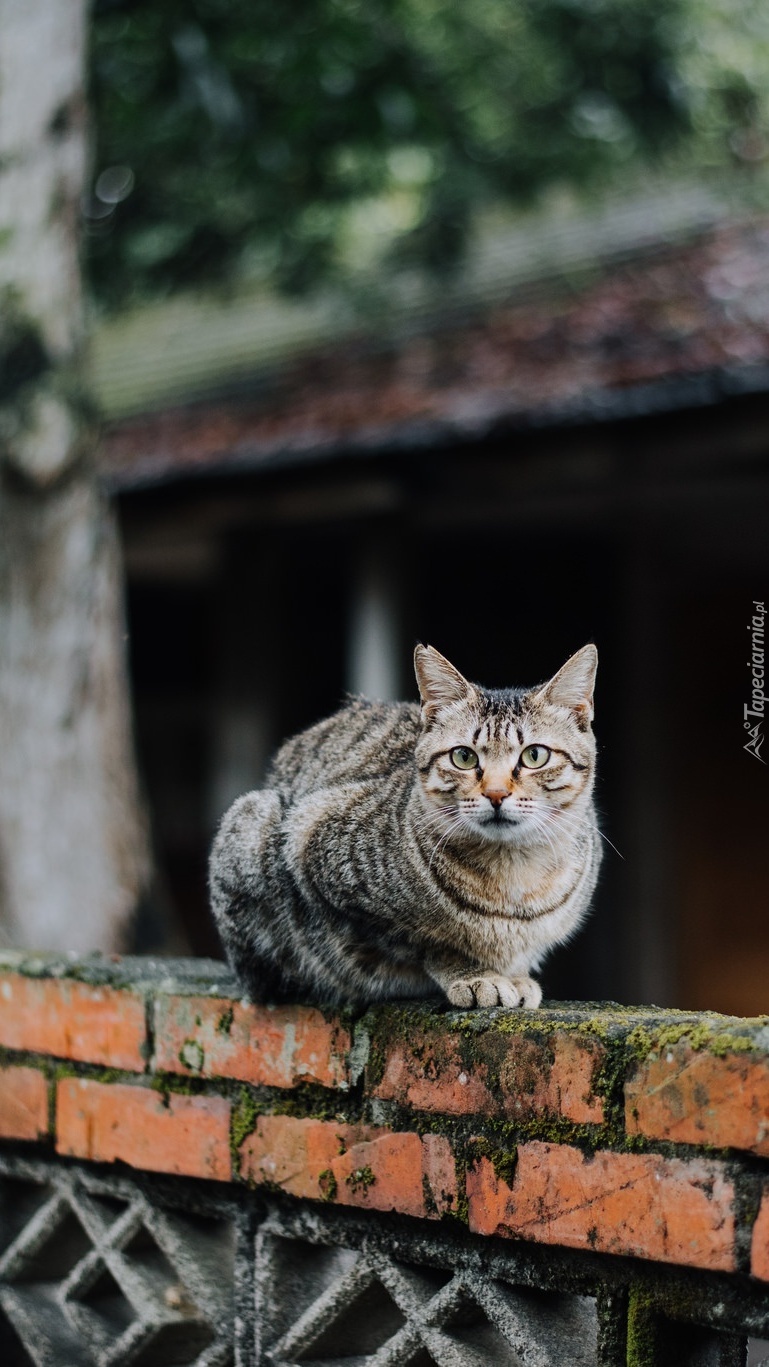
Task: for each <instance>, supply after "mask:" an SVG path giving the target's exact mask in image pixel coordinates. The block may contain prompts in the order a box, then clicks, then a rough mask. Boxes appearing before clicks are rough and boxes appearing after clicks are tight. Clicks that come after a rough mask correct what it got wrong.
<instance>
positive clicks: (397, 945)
mask: <svg viewBox="0 0 769 1367" xmlns="http://www.w3.org/2000/svg"><path fill="white" fill-rule="evenodd" d="M596 662H597V656H596V651H595V647H594V646H585V647H584V648H583V649H582V650H581V651H578V652H577V654H576V655H574V656H572V658H571V659H570V660H569V661H567V663H566V664H565V665H564V666H563V668H562V669H561V670H559V672H558V674H556V675H555V677H554V678H553V679H551V680H550V682H549V683H547V684H544V685H541V686H539V687H537V688H534V689H529V690H522V689H520V690H515V689H511V690H504V691H491V690H487V689H483V688H479V687H476V686H474V685H472V684H469V683H468V682H467V681H466V680H465V679H464V678H463V677H462V675H461V674H459V673H458V671H457V670H455V669H454V667H453V666H452V665H451V664H449V662H448V661H447V660H445V659H444V657H443V656H442V655H439V654H438V652H437V651H435V650H433V649H432V648H431V647H429V646H427V647H425V646H418V647H417V650H416V655H415V664H416V671H417V678H418V681H419V687H420V693H421V698H422V705H421V708H420V707H419V706H418V705H417V704H412V703H370V702H366V701H365V700H362V699H359V700H355V701H353V702H350V703H349V704H348V705H347V706H346V707H344V708H343V709H342V710H341V711H340V712H337V713H336V714H335V715H334V716H332V717H329V718H328V720H326V721H322V722H319V723H318V725H317V726H313V727H311V729H310V730H309V731H305V732H304V733H303V734H301V735H299V736H295V737H294V738H293V739H292V740H289V741H288V742H287V743H286V744H285V745H284V746H283V747H282V749H281V750H280V751H279V752H278V754H277V756H276V758H275V760H274V763H273V766H272V770H271V772H270V775H269V778H268V780H267V783H266V786H265V787H264V788H263V789H260V790H259V791H258V792H252V793H246V795H245V796H244V797H241V798H239V799H238V801H237V802H235V804H234V805H233V806H232V807H231V808H230V810H229V812H228V813H227V814H226V816H225V817H224V820H223V821H222V824H221V828H220V830H219V833H218V836H217V839H216V842H215V844H214V848H213V852H212V856H211V869H210V875H211V876H210V887H211V901H212V907H213V911H214V915H215V917H216V921H217V924H218V927H219V931H220V933H221V936H222V939H223V942H224V946H225V949H226V951H227V955H228V957H229V959H230V962H231V964H232V966H233V967H234V969H235V970H236V972H237V973H238V975H239V976H240V978H241V980H242V982H243V983H244V986H245V987H246V989H247V990H248V991H249V992H250V994H251V995H252V996H253V997H255V998H256V999H257V1000H273V1001H275V1000H284V999H286V998H294V999H301V998H302V997H309V998H310V999H314V1000H320V1001H327V1002H334V1003H358V1004H360V1003H363V1002H368V1001H375V1000H380V999H382V998H388V997H409V996H417V997H418V996H425V995H428V994H430V993H434V992H435V991H436V988H440V989H442V990H443V992H444V993H445V994H446V996H447V997H448V999H449V1001H450V1002H452V1003H454V1004H455V1005H457V1006H491V1005H496V1004H498V1003H502V1005H505V1006H519V1005H523V1006H538V1005H539V1002H540V1000H541V996H542V993H541V989H540V987H539V984H538V983H537V982H535V981H534V979H533V978H532V977H531V974H532V972H533V971H535V970H536V969H537V968H538V966H539V963H540V961H541V959H542V958H543V956H544V955H545V953H546V952H547V950H549V949H551V948H552V947H553V946H554V945H557V944H561V943H562V942H563V941H564V940H567V939H568V938H569V937H570V936H571V935H572V934H573V933H574V931H575V930H576V929H577V927H578V925H579V923H580V921H581V920H582V918H583V916H584V914H585V912H586V910H587V907H588V904H589V901H590V897H591V895H592V892H593V889H594V887H595V883H596V878H597V875H598V866H599V862H600V848H599V845H600V841H599V837H598V831H597V827H596V821H595V815H594V811H593V805H592V788H593V777H594V769H595V741H594V739H593V733H592V729H591V721H592V695H593V682H594V677H595V668H596ZM545 752H547V758H546V760H545V762H544V763H542V759H543V755H544V754H545ZM460 762H461V765H462V767H458V765H459V763H460ZM534 763H536V765H537V766H538V767H533V765H534ZM468 766H469V767H468Z"/></svg>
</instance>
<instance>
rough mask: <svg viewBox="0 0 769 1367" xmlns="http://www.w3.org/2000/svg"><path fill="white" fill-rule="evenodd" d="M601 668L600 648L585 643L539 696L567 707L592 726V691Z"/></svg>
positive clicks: (583, 721)
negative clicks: (599, 662)
mask: <svg viewBox="0 0 769 1367" xmlns="http://www.w3.org/2000/svg"><path fill="white" fill-rule="evenodd" d="M597 668H598V651H597V650H596V648H595V646H594V645H589V646H583V647H582V649H581V650H578V651H577V653H576V655H572V657H571V659H569V660H567V661H566V664H565V665H562V666H561V668H560V669H559V670H558V673H557V674H555V675H554V676H553V678H552V679H551V680H550V682H549V683H546V684H545V686H544V688H540V690H539V692H538V693H537V697H538V698H541V699H542V701H543V702H549V703H555V704H556V706H557V707H568V708H570V709H571V711H572V712H575V713H576V715H577V720H578V721H580V722H582V724H583V725H585V726H589V725H590V723H591V721H592V720H593V691H594V689H595V672H596V669H597Z"/></svg>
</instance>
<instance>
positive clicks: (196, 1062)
mask: <svg viewBox="0 0 769 1367" xmlns="http://www.w3.org/2000/svg"><path fill="white" fill-rule="evenodd" d="M178 1058H179V1062H180V1063H181V1064H182V1065H183V1067H185V1068H189V1070H190V1072H192V1073H202V1071H203V1064H204V1063H205V1061H206V1056H205V1052H204V1050H203V1046H202V1044H201V1043H200V1041H199V1040H196V1039H186V1040H185V1041H184V1044H183V1045H182V1047H181V1049H180V1050H179V1054H178Z"/></svg>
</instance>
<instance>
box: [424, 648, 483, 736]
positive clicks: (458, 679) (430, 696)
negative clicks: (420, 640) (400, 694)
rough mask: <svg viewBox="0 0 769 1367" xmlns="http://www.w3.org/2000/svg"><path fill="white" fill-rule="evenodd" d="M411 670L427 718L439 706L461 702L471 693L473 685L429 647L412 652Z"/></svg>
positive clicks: (432, 714) (437, 709)
mask: <svg viewBox="0 0 769 1367" xmlns="http://www.w3.org/2000/svg"><path fill="white" fill-rule="evenodd" d="M414 670H415V672H416V676H417V683H418V684H419V696H420V697H421V699H422V713H423V716H424V717H425V719H426V720H427V719H429V718H430V717H432V716H434V714H435V713H436V712H437V711H439V710H440V709H441V708H442V707H449V706H450V705H451V704H452V703H455V702H464V701H465V699H466V698H468V697H469V696H470V694H471V693H472V692H473V686H472V684H469V683H468V682H467V679H465V678H463V677H462V675H461V674H460V672H459V670H458V669H455V668H454V666H453V664H450V663H449V661H448V660H447V659H446V658H445V656H443V655H441V654H440V652H439V651H437V650H434V649H433V647H432V646H422V645H419V646H417V648H416V650H415V651H414Z"/></svg>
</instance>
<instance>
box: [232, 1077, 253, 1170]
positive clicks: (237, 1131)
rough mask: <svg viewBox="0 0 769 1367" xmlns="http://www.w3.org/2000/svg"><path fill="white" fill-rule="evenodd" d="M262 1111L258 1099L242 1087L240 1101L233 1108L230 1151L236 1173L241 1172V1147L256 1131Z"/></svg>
mask: <svg viewBox="0 0 769 1367" xmlns="http://www.w3.org/2000/svg"><path fill="white" fill-rule="evenodd" d="M259 1115H260V1111H259V1107H258V1106H257V1103H256V1099H255V1097H254V1096H253V1094H252V1093H251V1092H250V1091H249V1090H248V1088H247V1087H241V1089H240V1094H239V1096H238V1100H237V1101H236V1103H235V1105H234V1106H233V1108H232V1120H231V1122H230V1151H231V1153H232V1161H233V1166H234V1169H235V1171H236V1172H239V1171H240V1147H241V1144H242V1143H243V1141H244V1140H245V1139H247V1138H248V1136H249V1135H250V1134H253V1132H254V1130H255V1129H256V1122H257V1120H258V1119H259Z"/></svg>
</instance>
